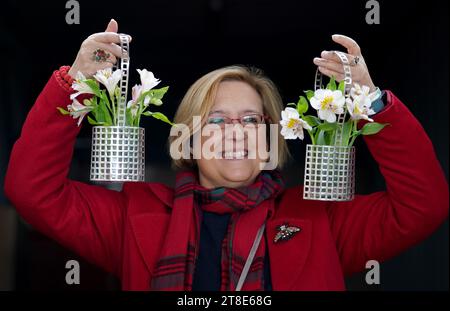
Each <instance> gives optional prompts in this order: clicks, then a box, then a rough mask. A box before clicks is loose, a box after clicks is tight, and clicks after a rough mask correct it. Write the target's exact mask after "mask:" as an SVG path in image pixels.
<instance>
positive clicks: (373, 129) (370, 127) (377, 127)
mask: <svg viewBox="0 0 450 311" xmlns="http://www.w3.org/2000/svg"><path fill="white" fill-rule="evenodd" d="M387 125H389V123H385V124H381V123H376V122H373V123H366V124H365V125H364V126H363V128H362V129H361V134H363V135H374V134H376V133H378V132H379V131H381V130H382V129H383V128H384V127H385V126H387Z"/></svg>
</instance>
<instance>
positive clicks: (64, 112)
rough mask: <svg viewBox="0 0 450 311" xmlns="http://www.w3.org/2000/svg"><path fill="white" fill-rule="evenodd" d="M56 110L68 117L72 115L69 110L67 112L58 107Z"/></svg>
mask: <svg viewBox="0 0 450 311" xmlns="http://www.w3.org/2000/svg"><path fill="white" fill-rule="evenodd" d="M56 109H58V111H59V112H60V113H61V114H62V115H68V114H70V112H69V111H67V110H65V109H64V108H61V107H56Z"/></svg>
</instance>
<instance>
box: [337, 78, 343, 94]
mask: <svg viewBox="0 0 450 311" xmlns="http://www.w3.org/2000/svg"><path fill="white" fill-rule="evenodd" d="M338 90H339V91H341V92H342V94H344V93H345V81H344V80H342V81H341V82H339V86H338Z"/></svg>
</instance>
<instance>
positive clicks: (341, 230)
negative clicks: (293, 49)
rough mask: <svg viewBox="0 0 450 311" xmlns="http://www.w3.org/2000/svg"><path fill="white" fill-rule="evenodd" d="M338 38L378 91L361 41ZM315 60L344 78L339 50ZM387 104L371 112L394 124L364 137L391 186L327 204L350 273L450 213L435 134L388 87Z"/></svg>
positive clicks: (359, 73)
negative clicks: (426, 130)
mask: <svg viewBox="0 0 450 311" xmlns="http://www.w3.org/2000/svg"><path fill="white" fill-rule="evenodd" d="M333 40H334V41H335V42H336V43H339V44H341V45H342V46H344V47H345V48H346V49H347V53H348V54H347V55H348V58H349V60H351V61H354V64H353V66H352V67H351V71H352V78H353V82H356V83H359V84H360V85H367V86H369V88H370V89H371V91H374V90H375V89H376V87H375V84H374V83H373V81H372V79H371V77H370V74H369V70H368V68H367V65H366V63H365V61H364V58H363V56H362V54H361V49H360V47H359V45H358V44H357V43H356V42H355V41H354V40H353V39H351V38H348V37H346V36H342V35H334V36H333ZM356 59H358V62H355V60H356ZM314 63H315V64H316V65H317V66H318V67H319V70H320V71H321V72H322V73H323V74H325V75H327V76H335V77H336V78H337V80H339V81H340V80H342V79H343V67H342V64H341V63H340V59H339V58H337V56H336V55H335V54H334V53H330V52H327V51H323V52H322V53H321V57H320V58H315V59H314ZM384 104H385V107H384V109H383V110H382V111H381V112H379V113H377V114H375V115H372V116H371V118H372V119H373V120H374V121H375V122H379V123H389V124H390V126H388V127H385V128H384V129H383V130H382V131H381V132H379V133H378V134H376V135H372V136H364V140H365V142H366V143H367V146H368V148H369V150H370V152H371V154H372V156H373V157H374V159H375V160H376V161H377V163H378V165H379V167H380V170H381V173H382V174H383V176H384V179H385V182H386V191H384V192H376V193H373V194H370V195H357V196H356V197H355V199H354V200H353V201H351V202H346V203H331V204H329V206H328V209H327V211H328V216H329V219H330V225H331V232H332V234H333V236H334V237H335V240H336V244H337V249H338V252H339V255H340V258H341V263H342V266H343V269H344V272H345V273H347V274H348V273H351V272H356V271H361V270H363V269H364V268H365V264H366V262H367V261H368V260H372V259H374V260H378V261H382V260H385V259H387V258H390V257H392V256H394V255H396V254H398V253H400V252H401V251H403V250H405V249H406V248H408V247H410V246H412V245H414V244H416V243H418V242H420V241H421V240H423V239H425V238H426V237H427V236H428V235H430V234H431V233H432V232H433V231H434V230H435V229H436V228H437V227H438V226H439V225H440V224H441V223H442V222H443V221H444V220H445V219H446V218H447V216H448V208H449V197H448V183H447V180H446V178H445V176H444V172H443V171H442V168H441V166H440V164H439V162H438V160H437V158H436V155H435V152H434V149H433V145H432V143H431V141H430V139H429V138H428V136H427V134H426V133H425V131H424V129H423V128H422V126H421V125H420V123H419V122H418V121H417V119H416V118H415V117H414V116H413V114H412V113H411V112H410V111H409V110H408V108H407V107H406V106H405V105H404V104H403V103H402V102H401V101H400V100H399V99H398V98H397V97H395V96H394V94H392V92H389V91H388V92H386V100H385V103H384ZM364 123H365V121H363V122H360V123H359V124H358V127H359V128H361V126H363V125H364Z"/></svg>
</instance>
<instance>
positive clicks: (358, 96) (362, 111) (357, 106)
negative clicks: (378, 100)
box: [346, 83, 376, 122]
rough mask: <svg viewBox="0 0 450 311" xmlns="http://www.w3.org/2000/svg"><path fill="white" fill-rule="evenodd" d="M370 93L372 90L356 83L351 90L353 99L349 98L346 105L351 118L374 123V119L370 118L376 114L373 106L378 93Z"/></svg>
mask: <svg viewBox="0 0 450 311" xmlns="http://www.w3.org/2000/svg"><path fill="white" fill-rule="evenodd" d="M369 92H370V88H369V87H368V86H366V85H363V86H360V85H359V84H358V83H355V85H354V86H353V87H352V88H351V90H350V96H351V98H352V99H350V98H347V100H346V104H347V110H348V112H349V113H350V117H351V118H352V119H353V120H361V119H364V120H367V121H370V122H373V119H371V118H369V116H370V115H373V114H375V111H374V110H373V109H372V108H371V106H372V102H373V100H374V99H375V97H376V93H372V94H370V93H369Z"/></svg>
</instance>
